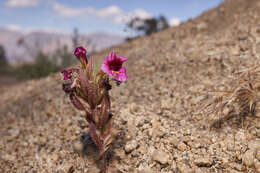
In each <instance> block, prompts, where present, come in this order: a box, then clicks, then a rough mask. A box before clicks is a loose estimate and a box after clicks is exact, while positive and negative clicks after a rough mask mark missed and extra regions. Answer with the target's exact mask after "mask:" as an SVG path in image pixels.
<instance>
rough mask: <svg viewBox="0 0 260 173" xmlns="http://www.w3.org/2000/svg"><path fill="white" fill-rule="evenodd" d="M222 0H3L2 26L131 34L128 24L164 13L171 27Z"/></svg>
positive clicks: (0, 2)
mask: <svg viewBox="0 0 260 173" xmlns="http://www.w3.org/2000/svg"><path fill="white" fill-rule="evenodd" d="M222 1H223V0H0V27H4V28H7V29H9V30H15V31H22V32H31V31H35V30H42V31H46V32H58V33H71V32H72V31H73V28H75V27H76V28H77V29H78V30H79V32H80V33H85V34H87V33H93V32H108V33H112V34H119V35H129V34H131V33H129V31H127V30H125V28H126V23H127V22H128V21H129V20H131V18H133V17H140V18H143V19H146V18H151V17H158V16H159V15H164V16H165V17H166V18H167V19H168V22H169V23H170V25H171V26H175V25H178V24H179V23H180V22H183V21H186V20H188V19H189V18H194V17H196V16H198V15H200V14H201V13H202V12H203V11H205V10H207V9H209V8H213V7H215V6H217V5H218V4H219V3H221V2H222Z"/></svg>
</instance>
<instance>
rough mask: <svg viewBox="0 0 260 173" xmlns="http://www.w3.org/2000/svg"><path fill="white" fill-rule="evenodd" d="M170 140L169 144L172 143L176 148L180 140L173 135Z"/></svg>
mask: <svg viewBox="0 0 260 173" xmlns="http://www.w3.org/2000/svg"><path fill="white" fill-rule="evenodd" d="M170 142H171V144H172V145H173V146H174V147H176V148H177V146H178V144H179V142H180V141H179V140H178V138H175V137H173V138H171V139H170Z"/></svg>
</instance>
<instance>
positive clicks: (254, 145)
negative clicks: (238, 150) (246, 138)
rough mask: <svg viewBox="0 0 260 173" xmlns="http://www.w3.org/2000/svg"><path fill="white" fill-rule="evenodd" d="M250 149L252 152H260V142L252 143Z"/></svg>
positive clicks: (249, 144) (249, 145)
mask: <svg viewBox="0 0 260 173" xmlns="http://www.w3.org/2000/svg"><path fill="white" fill-rule="evenodd" d="M248 148H249V149H250V150H252V151H256V150H260V140H255V141H250V142H249V143H248Z"/></svg>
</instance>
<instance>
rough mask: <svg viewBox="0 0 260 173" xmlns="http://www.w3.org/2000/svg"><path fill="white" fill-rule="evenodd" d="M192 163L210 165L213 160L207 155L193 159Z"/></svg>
mask: <svg viewBox="0 0 260 173" xmlns="http://www.w3.org/2000/svg"><path fill="white" fill-rule="evenodd" d="M194 163H195V164H196V165H197V166H199V167H210V166H211V165H212V163H213V160H212V159H211V158H209V157H204V158H198V159H196V160H194Z"/></svg>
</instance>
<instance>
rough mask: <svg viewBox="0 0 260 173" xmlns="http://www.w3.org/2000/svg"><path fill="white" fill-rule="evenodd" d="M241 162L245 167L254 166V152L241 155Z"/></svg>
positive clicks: (250, 151)
mask: <svg viewBox="0 0 260 173" xmlns="http://www.w3.org/2000/svg"><path fill="white" fill-rule="evenodd" d="M242 162H243V163H244V164H245V165H246V166H248V167H252V166H253V165H254V151H252V150H248V151H247V152H246V153H245V154H244V155H242Z"/></svg>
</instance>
